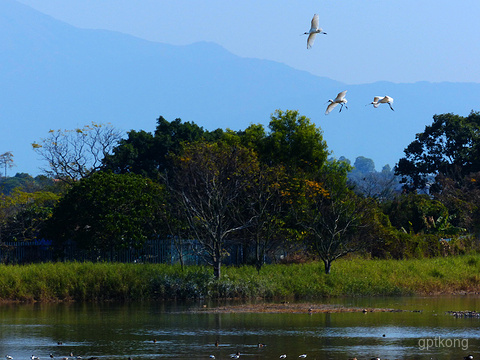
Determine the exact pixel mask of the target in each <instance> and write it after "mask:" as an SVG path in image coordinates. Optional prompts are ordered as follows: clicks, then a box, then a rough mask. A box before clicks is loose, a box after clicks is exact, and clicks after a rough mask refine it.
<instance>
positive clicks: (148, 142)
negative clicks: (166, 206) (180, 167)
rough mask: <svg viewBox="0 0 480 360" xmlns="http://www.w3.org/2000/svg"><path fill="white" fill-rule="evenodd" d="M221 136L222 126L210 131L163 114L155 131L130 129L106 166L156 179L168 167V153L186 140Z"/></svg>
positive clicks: (179, 146) (106, 159)
mask: <svg viewBox="0 0 480 360" xmlns="http://www.w3.org/2000/svg"><path fill="white" fill-rule="evenodd" d="M222 136H223V131H222V130H219V129H218V130H215V131H213V132H209V131H206V130H204V129H203V128H202V127H200V126H198V125H197V124H195V123H193V122H188V121H187V122H182V120H181V119H178V118H177V119H175V120H173V121H171V122H169V121H167V120H165V118H163V117H162V116H160V117H159V118H158V119H157V127H156V130H155V132H154V134H152V133H149V132H146V131H143V130H141V131H134V130H132V131H130V132H129V133H128V137H127V139H122V140H121V141H120V142H119V145H118V146H117V147H115V148H114V149H113V154H112V155H109V156H107V157H106V158H105V159H104V161H103V165H104V166H103V169H105V170H112V171H113V172H115V173H118V174H126V173H130V172H131V173H135V174H139V175H142V176H147V177H150V178H152V179H156V178H157V177H158V176H159V175H160V174H162V173H163V172H164V171H165V170H166V169H167V168H168V166H169V164H168V161H167V156H168V155H169V154H176V153H178V152H179V151H180V150H181V148H182V144H183V143H192V142H196V141H200V140H202V139H203V140H205V141H215V140H217V139H219V138H220V137H222Z"/></svg>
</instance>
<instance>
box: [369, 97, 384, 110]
mask: <svg viewBox="0 0 480 360" xmlns="http://www.w3.org/2000/svg"><path fill="white" fill-rule="evenodd" d="M381 98H383V96H375V97H374V98H373V101H372V102H371V103H370V104H367V105H365V106H368V105H373V107H374V108H377V107H378V106H379V105H380V104H379V103H378V100H380V99H381Z"/></svg>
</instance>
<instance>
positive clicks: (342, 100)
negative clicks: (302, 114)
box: [325, 90, 348, 115]
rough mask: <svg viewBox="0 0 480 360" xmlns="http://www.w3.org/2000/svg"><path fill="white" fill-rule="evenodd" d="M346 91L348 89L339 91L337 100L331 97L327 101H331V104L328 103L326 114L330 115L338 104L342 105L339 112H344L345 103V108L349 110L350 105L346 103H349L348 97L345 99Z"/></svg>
mask: <svg viewBox="0 0 480 360" xmlns="http://www.w3.org/2000/svg"><path fill="white" fill-rule="evenodd" d="M346 93H347V90H345V91H342V92H341V93H338V95H337V97H336V98H335V100H332V99H329V100H328V101H327V102H329V103H330V105H328V107H327V110H326V111H325V115H328V114H329V113H330V112H331V111H332V110H333V109H334V108H335V106H337V105H338V104H340V105H342V107H341V108H340V111H339V112H342V109H343V106H344V105H345V108H346V109H347V110H348V107H347V105H346V104H347V99H345V94H346Z"/></svg>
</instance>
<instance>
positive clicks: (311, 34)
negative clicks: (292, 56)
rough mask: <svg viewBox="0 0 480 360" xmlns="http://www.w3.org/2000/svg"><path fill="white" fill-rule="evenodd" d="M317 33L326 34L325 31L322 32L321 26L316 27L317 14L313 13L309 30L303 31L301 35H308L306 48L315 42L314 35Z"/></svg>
mask: <svg viewBox="0 0 480 360" xmlns="http://www.w3.org/2000/svg"><path fill="white" fill-rule="evenodd" d="M317 34H325V35H327V33H326V32H324V31H323V29H322V28H319V27H318V14H314V15H313V19H312V25H311V27H310V30H309V31H308V32H305V33H303V35H308V39H307V49H310V48H311V47H312V46H313V43H314V42H315V36H317Z"/></svg>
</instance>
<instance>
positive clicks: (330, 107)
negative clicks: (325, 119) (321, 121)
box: [325, 102, 338, 115]
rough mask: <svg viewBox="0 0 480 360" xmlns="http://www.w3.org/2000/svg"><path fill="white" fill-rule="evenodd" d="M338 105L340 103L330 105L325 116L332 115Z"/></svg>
mask: <svg viewBox="0 0 480 360" xmlns="http://www.w3.org/2000/svg"><path fill="white" fill-rule="evenodd" d="M337 105H338V103H336V102H332V103H330V105H328V106H327V110H326V111H325V115H328V114H330V112H331V111H332V110H333V109H335V106H337Z"/></svg>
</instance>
